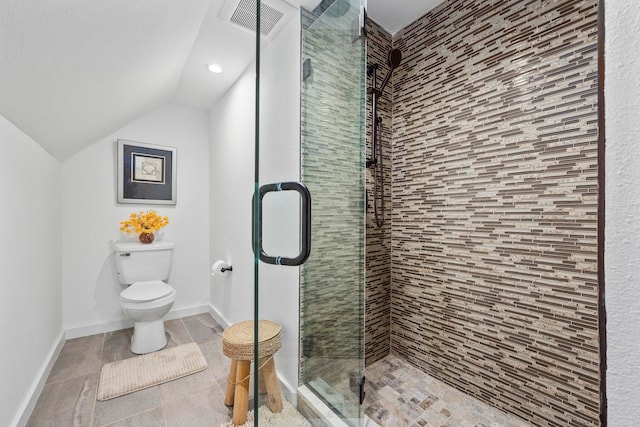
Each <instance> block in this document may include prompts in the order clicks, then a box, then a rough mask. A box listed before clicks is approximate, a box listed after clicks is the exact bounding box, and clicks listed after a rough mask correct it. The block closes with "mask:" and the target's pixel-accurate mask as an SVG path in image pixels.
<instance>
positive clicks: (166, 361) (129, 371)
mask: <svg viewBox="0 0 640 427" xmlns="http://www.w3.org/2000/svg"><path fill="white" fill-rule="evenodd" d="M205 369H207V361H206V360H205V358H204V356H203V355H202V352H201V351H200V347H199V346H198V344H196V343H190V344H185V345H180V346H178V347H173V348H169V349H166V350H161V351H156V352H155V353H148V354H144V355H142V356H136V357H132V358H130V359H125V360H118V361H117V362H112V363H107V364H106V365H104V366H103V367H102V370H101V371H100V385H99V386H98V397H97V399H98V400H109V399H113V398H114V397H118V396H123V395H125V394H128V393H133V392H134V391H138V390H142V389H145V388H147V387H153V386H154V385H158V384H162V383H166V382H168V381H172V380H175V379H178V378H182V377H186V376H187V375H191V374H195V373H196V372H200V371H202V370H205Z"/></svg>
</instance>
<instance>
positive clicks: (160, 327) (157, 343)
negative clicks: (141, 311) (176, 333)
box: [131, 319, 167, 354]
mask: <svg viewBox="0 0 640 427" xmlns="http://www.w3.org/2000/svg"><path fill="white" fill-rule="evenodd" d="M166 345H167V336H166V335H165V332H164V320H163V319H158V320H152V321H149V322H134V324H133V336H132V337H131V352H132V353H135V354H146V353H152V352H154V351H158V350H161V349H163V348H164V347H165V346H166Z"/></svg>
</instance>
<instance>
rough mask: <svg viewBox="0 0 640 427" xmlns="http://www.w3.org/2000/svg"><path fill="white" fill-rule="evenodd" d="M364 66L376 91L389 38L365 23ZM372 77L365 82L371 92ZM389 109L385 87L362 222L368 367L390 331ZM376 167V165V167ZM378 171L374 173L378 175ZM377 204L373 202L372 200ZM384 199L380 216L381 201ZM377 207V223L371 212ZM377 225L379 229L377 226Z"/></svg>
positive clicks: (384, 348) (379, 355)
mask: <svg viewBox="0 0 640 427" xmlns="http://www.w3.org/2000/svg"><path fill="white" fill-rule="evenodd" d="M366 29H367V64H368V65H373V64H378V70H377V87H378V88H380V84H381V82H382V79H384V77H385V76H386V75H387V73H388V72H389V65H388V64H387V53H388V52H389V50H391V35H390V34H389V33H388V32H386V31H385V30H384V29H383V28H382V27H380V26H379V25H378V24H376V23H375V22H373V21H372V20H370V19H369V20H367V26H366ZM372 81H373V76H372V75H370V76H369V77H368V79H367V88H371V85H372ZM366 105H367V124H368V125H367V158H371V156H372V154H371V123H373V119H372V117H371V115H372V111H371V110H372V108H371V105H372V103H371V95H370V94H368V95H367V104H366ZM391 106H392V86H391V84H390V83H389V84H387V86H386V87H385V88H384V90H383V93H382V96H381V97H380V98H379V99H378V110H377V114H378V117H380V118H381V119H382V121H381V126H380V130H379V138H380V143H381V145H380V147H381V149H380V153H379V154H380V155H381V156H382V178H380V177H378V180H379V181H378V182H379V184H378V185H379V186H380V185H382V186H384V188H379V189H378V193H377V195H376V192H375V189H374V187H375V183H374V170H373V167H369V168H367V174H366V180H367V181H366V185H367V197H366V198H367V222H366V234H367V236H366V243H367V247H366V265H367V268H366V280H365V319H366V321H365V332H364V333H365V336H364V340H365V362H366V365H367V366H369V365H371V364H372V363H374V362H377V361H378V360H380V359H382V358H383V357H384V356H386V355H388V354H389V343H390V331H391V329H390V328H391V324H390V321H391V304H390V302H391V299H390V298H391ZM376 167H379V165H376ZM379 173H380V169H378V174H379ZM376 196H377V200H375V201H374V199H376ZM382 198H384V212H382V211H383V210H382V209H381V207H382V202H381V199H382ZM374 203H378V209H379V211H378V220H377V221H376V216H375V212H374V205H373V204H374ZM379 223H381V226H378V224H379Z"/></svg>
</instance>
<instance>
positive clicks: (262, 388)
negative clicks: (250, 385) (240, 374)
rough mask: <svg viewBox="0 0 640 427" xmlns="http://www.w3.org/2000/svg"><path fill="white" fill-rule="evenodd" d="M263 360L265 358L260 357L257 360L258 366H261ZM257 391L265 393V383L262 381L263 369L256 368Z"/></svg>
mask: <svg viewBox="0 0 640 427" xmlns="http://www.w3.org/2000/svg"><path fill="white" fill-rule="evenodd" d="M264 362H265V359H260V361H259V362H258V367H260V366H262V365H263V364H264ZM258 381H259V382H258V393H260V394H265V393H266V392H267V385H266V383H265V381H264V369H262V368H261V369H259V370H258Z"/></svg>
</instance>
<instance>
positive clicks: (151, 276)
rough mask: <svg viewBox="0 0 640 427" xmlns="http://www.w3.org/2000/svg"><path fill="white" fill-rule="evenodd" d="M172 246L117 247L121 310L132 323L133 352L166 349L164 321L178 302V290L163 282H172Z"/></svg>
mask: <svg viewBox="0 0 640 427" xmlns="http://www.w3.org/2000/svg"><path fill="white" fill-rule="evenodd" d="M173 246H174V243H173V242H154V243H151V244H142V243H129V242H117V243H115V244H114V249H115V257H116V272H117V274H118V280H119V281H120V283H121V284H123V285H129V286H128V287H127V288H126V289H125V290H123V291H122V292H121V293H120V305H121V306H122V310H123V311H124V312H125V313H126V314H127V316H129V317H130V318H131V319H132V320H133V321H134V325H133V336H132V337H131V351H132V352H133V353H136V354H145V353H151V352H153V351H157V350H160V349H161V348H163V347H164V346H166V345H167V337H166V336H165V333H164V320H163V317H164V316H165V315H166V314H167V313H168V312H169V310H171V306H173V303H174V302H175V300H176V290H175V289H173V288H172V287H171V286H169V285H168V284H166V283H165V282H163V280H167V279H168V278H169V270H170V269H171V257H172V255H173Z"/></svg>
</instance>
